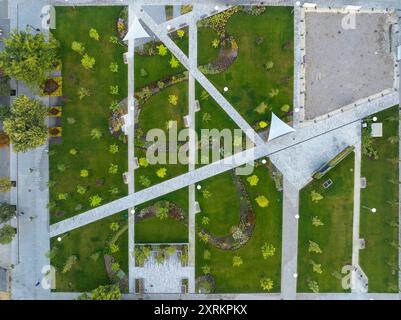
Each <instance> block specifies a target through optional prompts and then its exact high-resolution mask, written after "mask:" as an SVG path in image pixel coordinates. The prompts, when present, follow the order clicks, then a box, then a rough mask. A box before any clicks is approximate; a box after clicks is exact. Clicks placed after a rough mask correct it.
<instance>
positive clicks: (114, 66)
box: [109, 62, 118, 73]
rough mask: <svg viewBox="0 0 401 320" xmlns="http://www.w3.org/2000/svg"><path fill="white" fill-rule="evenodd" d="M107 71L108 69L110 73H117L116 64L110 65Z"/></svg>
mask: <svg viewBox="0 0 401 320" xmlns="http://www.w3.org/2000/svg"><path fill="white" fill-rule="evenodd" d="M109 69H110V71H111V72H113V73H117V72H118V64H117V62H112V63H110V66H109Z"/></svg>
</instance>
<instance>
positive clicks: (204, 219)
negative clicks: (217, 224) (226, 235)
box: [202, 216, 210, 226]
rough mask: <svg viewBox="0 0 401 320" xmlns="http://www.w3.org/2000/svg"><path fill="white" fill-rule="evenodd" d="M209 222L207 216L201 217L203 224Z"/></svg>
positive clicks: (205, 224)
mask: <svg viewBox="0 0 401 320" xmlns="http://www.w3.org/2000/svg"><path fill="white" fill-rule="evenodd" d="M209 223H210V218H209V217H206V216H205V217H202V224H203V225H204V226H207V225H208V224H209Z"/></svg>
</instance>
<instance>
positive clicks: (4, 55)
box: [0, 31, 58, 88]
mask: <svg viewBox="0 0 401 320" xmlns="http://www.w3.org/2000/svg"><path fill="white" fill-rule="evenodd" d="M3 41H4V45H5V48H4V50H3V51H1V52H0V69H2V70H3V72H4V73H5V74H6V75H8V76H10V77H13V78H15V79H17V80H20V81H24V82H25V83H26V84H27V85H29V86H31V87H32V88H38V87H39V86H40V85H42V84H43V82H44V81H45V80H46V79H47V77H48V74H49V71H50V70H52V69H53V68H54V65H55V64H56V63H57V60H58V57H57V47H58V42H57V41H56V40H55V39H54V38H53V37H52V36H51V35H50V37H49V40H47V39H46V36H45V34H43V33H36V34H32V33H30V32H28V31H20V32H12V33H11V35H10V37H9V38H8V39H4V40H3Z"/></svg>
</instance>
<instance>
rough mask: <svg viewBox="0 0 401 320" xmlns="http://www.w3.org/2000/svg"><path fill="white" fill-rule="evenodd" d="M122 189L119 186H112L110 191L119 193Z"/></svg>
mask: <svg viewBox="0 0 401 320" xmlns="http://www.w3.org/2000/svg"><path fill="white" fill-rule="evenodd" d="M119 192H120V189H118V188H117V187H110V189H109V193H110V194H119Z"/></svg>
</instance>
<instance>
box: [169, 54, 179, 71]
mask: <svg viewBox="0 0 401 320" xmlns="http://www.w3.org/2000/svg"><path fill="white" fill-rule="evenodd" d="M169 64H170V67H171V68H173V69H177V68H178V67H179V66H180V62H179V61H178V60H177V58H176V57H174V56H171V59H170V61H169Z"/></svg>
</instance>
